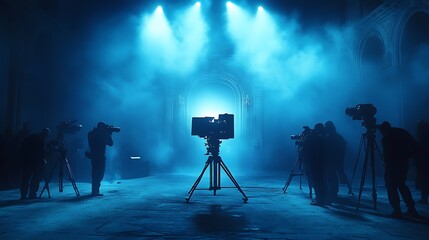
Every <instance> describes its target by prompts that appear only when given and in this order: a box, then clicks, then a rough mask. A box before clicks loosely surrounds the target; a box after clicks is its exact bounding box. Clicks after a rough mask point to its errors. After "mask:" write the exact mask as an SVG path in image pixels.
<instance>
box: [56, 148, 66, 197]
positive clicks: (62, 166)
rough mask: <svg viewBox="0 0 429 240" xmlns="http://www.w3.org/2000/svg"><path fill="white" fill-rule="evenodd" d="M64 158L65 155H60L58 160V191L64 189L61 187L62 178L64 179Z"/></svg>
mask: <svg viewBox="0 0 429 240" xmlns="http://www.w3.org/2000/svg"><path fill="white" fill-rule="evenodd" d="M64 159H65V157H64V156H63V157H61V160H60V168H59V169H58V174H59V177H58V181H59V184H58V188H59V191H60V192H63V189H64V187H63V179H64V161H65V160H64Z"/></svg>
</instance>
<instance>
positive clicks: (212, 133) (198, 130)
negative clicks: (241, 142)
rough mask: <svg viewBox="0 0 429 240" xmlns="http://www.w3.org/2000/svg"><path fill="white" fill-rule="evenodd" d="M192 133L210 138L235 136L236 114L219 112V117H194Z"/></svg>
mask: <svg viewBox="0 0 429 240" xmlns="http://www.w3.org/2000/svg"><path fill="white" fill-rule="evenodd" d="M191 135H193V136H198V137H200V138H210V139H230V138H234V114H228V113H225V114H219V118H218V119H215V118H214V117H193V118H192V132H191Z"/></svg>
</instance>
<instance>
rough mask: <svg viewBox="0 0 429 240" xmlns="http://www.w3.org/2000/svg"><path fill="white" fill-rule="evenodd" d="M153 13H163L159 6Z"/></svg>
mask: <svg viewBox="0 0 429 240" xmlns="http://www.w3.org/2000/svg"><path fill="white" fill-rule="evenodd" d="M155 12H156V13H162V12H163V11H162V7H161V6H158V7H156V10H155Z"/></svg>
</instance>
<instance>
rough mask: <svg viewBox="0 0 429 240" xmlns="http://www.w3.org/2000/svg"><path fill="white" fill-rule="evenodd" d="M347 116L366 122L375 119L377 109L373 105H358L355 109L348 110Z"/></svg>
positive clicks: (349, 108)
mask: <svg viewBox="0 0 429 240" xmlns="http://www.w3.org/2000/svg"><path fill="white" fill-rule="evenodd" d="M345 112H346V114H347V115H349V116H350V117H352V118H353V120H366V119H370V118H372V117H374V115H375V114H376V113H377V108H376V107H374V105H372V104H357V105H356V106H355V107H348V108H346V111H345Z"/></svg>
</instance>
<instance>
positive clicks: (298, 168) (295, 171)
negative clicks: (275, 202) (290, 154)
mask: <svg viewBox="0 0 429 240" xmlns="http://www.w3.org/2000/svg"><path fill="white" fill-rule="evenodd" d="M302 175H304V169H303V166H302V146H299V145H298V158H297V159H296V161H295V163H294V165H293V167H292V170H291V171H290V174H289V177H288V178H287V180H286V183H285V186H284V187H283V194H285V193H286V191H287V189H288V187H289V185H290V182H291V181H292V178H293V177H295V176H299V189H301V190H302ZM308 188H309V190H310V198H313V190H312V188H311V185H309V186H308Z"/></svg>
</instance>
